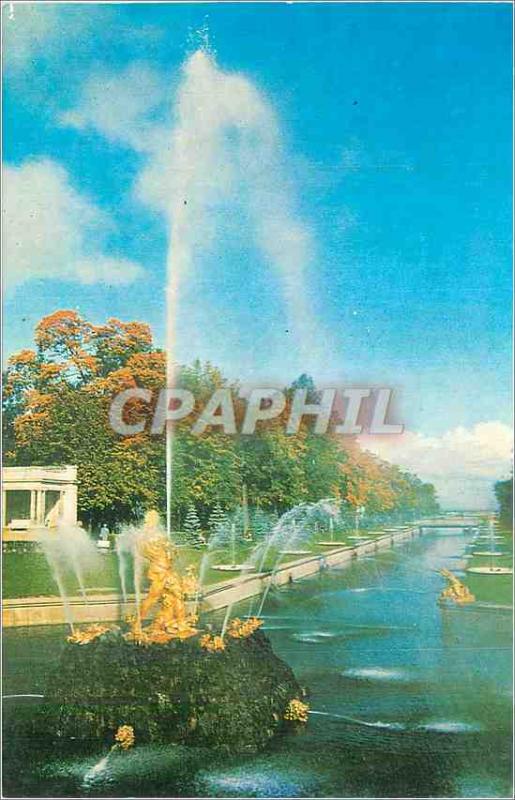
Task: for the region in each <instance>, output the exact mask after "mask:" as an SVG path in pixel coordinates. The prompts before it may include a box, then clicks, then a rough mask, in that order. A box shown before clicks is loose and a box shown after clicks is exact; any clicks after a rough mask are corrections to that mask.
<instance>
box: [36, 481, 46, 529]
mask: <svg viewBox="0 0 515 800" xmlns="http://www.w3.org/2000/svg"><path fill="white" fill-rule="evenodd" d="M36 522H37V524H38V525H44V524H45V490H44V489H38V490H37V497H36Z"/></svg>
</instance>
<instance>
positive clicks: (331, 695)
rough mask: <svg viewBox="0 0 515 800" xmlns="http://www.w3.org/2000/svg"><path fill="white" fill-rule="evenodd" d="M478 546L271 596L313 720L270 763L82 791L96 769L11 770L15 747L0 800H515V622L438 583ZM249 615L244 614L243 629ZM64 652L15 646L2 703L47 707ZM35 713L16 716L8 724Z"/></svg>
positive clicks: (210, 760)
mask: <svg viewBox="0 0 515 800" xmlns="http://www.w3.org/2000/svg"><path fill="white" fill-rule="evenodd" d="M470 538H471V536H470V534H466V533H463V532H461V531H455V532H453V533H452V534H449V533H448V532H444V531H433V532H431V533H427V534H426V535H424V536H423V537H420V538H416V539H414V540H412V541H411V542H409V543H407V544H405V545H402V546H400V547H398V548H397V549H392V550H389V551H384V552H382V553H381V554H378V555H377V556H374V557H371V558H365V559H359V560H357V561H355V562H354V563H352V564H351V565H348V566H346V567H345V568H342V569H341V570H331V571H326V572H324V573H321V574H320V575H319V576H317V577H316V578H311V579H309V580H306V581H303V582H299V583H297V584H295V585H293V586H290V587H288V588H287V589H281V590H277V591H275V592H271V593H270V595H269V599H268V602H267V606H266V608H265V612H264V616H265V618H266V619H265V630H266V632H267V634H268V635H269V637H270V639H271V640H272V643H273V647H274V649H275V651H276V652H277V654H278V655H280V656H281V657H282V658H284V659H285V660H286V661H287V662H288V663H289V664H290V665H291V667H292V668H293V670H294V671H295V673H296V675H297V677H298V679H299V681H300V682H301V684H303V685H304V686H306V688H307V690H308V692H309V703H310V708H311V713H310V718H309V722H308V724H307V726H305V728H303V729H302V730H301V731H299V732H298V733H296V734H288V735H285V736H283V737H281V738H278V739H276V740H275V741H274V743H273V744H272V746H271V748H270V749H269V750H267V751H266V752H264V753H261V754H260V755H258V756H248V757H230V758H228V757H225V758H223V757H220V756H218V757H215V756H213V755H212V754H210V753H206V752H203V753H199V752H197V751H194V750H187V749H186V748H182V747H168V748H161V747H159V748H157V747H140V748H135V749H134V750H133V751H129V752H127V753H124V754H120V755H119V756H117V757H116V758H115V759H112V760H111V761H110V762H109V763H108V764H107V765H104V767H103V768H102V769H99V770H98V771H97V772H94V773H91V772H90V774H89V778H88V779H87V780H86V781H85V775H86V774H87V773H88V770H91V768H92V767H93V766H94V765H95V763H96V762H97V761H98V758H99V757H100V756H101V755H102V753H99V754H97V755H93V756H88V757H80V758H77V757H74V758H72V757H70V758H68V759H63V758H59V759H58V758H55V759H53V758H48V757H46V758H45V760H44V763H41V762H40V761H38V759H37V758H34V759H33V761H32V763H30V758H29V759H28V760H25V761H24V763H23V765H22V764H18V765H17V764H16V756H15V755H13V754H12V753H10V748H9V747H7V748H6V752H7V760H6V761H4V773H6V775H7V777H6V785H5V787H4V794H7V795H8V796H13V795H16V796H23V795H24V794H25V795H27V794H31V793H33V792H35V793H37V794H39V795H47V796H50V795H52V796H74V795H75V796H77V795H90V796H121V797H124V796H132V797H152V796H184V797H186V796H207V797H341V798H344V797H509V796H511V778H512V765H511V752H512V744H511V734H512V730H511V723H512V711H511V709H512V677H511V676H512V663H511V654H512V639H511V637H512V615H511V611H510V609H509V608H506V607H502V606H501V607H496V608H494V607H491V606H488V605H487V604H477V605H474V606H469V607H465V608H459V607H449V608H442V607H440V606H439V605H438V604H437V598H438V595H439V592H440V591H441V589H442V588H443V585H444V581H443V579H442V577H441V576H440V575H439V574H438V572H437V570H438V569H440V568H442V567H446V568H448V569H451V570H453V571H454V572H455V573H457V574H458V575H459V574H460V570H461V569H462V568H463V566H464V562H463V555H464V553H465V550H466V546H467V543H468V542H469V541H470ZM484 580H486V581H488V580H492V581H495V580H496V578H489V577H485V578H484ZM248 610H249V602H248V601H247V602H246V603H243V604H241V605H240V606H238V607H237V608H235V609H234V613H235V614H236V613H238V614H245V613H247V611H248ZM62 638H63V630H62V629H59V630H57V629H55V628H46V629H39V630H38V631H37V632H36V630H35V629H31V630H30V631H29V630H26V631H19V630H17V631H14V630H12V631H11V630H8V631H6V635H5V641H4V656H5V667H4V670H5V671H4V692H5V693H7V694H9V693H13V694H14V693H22V692H25V693H35V694H37V693H38V692H41V690H42V686H43V685H44V679H45V675H46V673H47V672H48V669H49V667H50V665H51V663H52V662H53V661H54V659H55V658H56V656H57V653H58V649H59V648H58V645H57V642H58V641H59V640H61V641H62ZM37 702H38V700H37V698H25V699H24V700H23V699H20V698H18V699H17V700H7V701H5V706H4V711H7V712H9V703H11V704H12V706H11V715H14V716H15V715H16V711H15V709H18V710H20V708H21V705H23V710H24V711H25V712H27V710H28V708H27V706H29V705H30V704H32V703H37ZM9 718H10V715H9V713H7V714H6V723H7V725H9ZM7 733H8V731H7ZM104 755H105V753H104Z"/></svg>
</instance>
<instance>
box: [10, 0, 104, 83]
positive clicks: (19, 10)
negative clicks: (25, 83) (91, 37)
mask: <svg viewBox="0 0 515 800" xmlns="http://www.w3.org/2000/svg"><path fill="white" fill-rule="evenodd" d="M2 23H3V24H2V30H3V37H2V38H3V50H4V54H3V65H4V68H5V69H6V70H7V72H15V73H21V72H26V71H27V70H31V69H32V67H33V66H34V62H35V61H37V60H38V59H40V58H44V59H48V58H51V57H54V56H55V57H57V56H59V55H62V54H63V52H64V51H65V50H66V49H68V48H69V47H70V46H75V45H76V43H77V42H80V41H81V37H83V36H84V35H85V33H86V32H88V30H89V29H91V28H92V27H93V25H94V24H95V21H94V19H92V15H91V13H90V12H89V11H88V12H86V13H85V11H84V9H80V8H79V9H76V8H73V7H70V6H67V7H64V6H63V7H60V4H59V3H55V4H43V3H27V4H23V5H22V4H20V3H3V4H2Z"/></svg>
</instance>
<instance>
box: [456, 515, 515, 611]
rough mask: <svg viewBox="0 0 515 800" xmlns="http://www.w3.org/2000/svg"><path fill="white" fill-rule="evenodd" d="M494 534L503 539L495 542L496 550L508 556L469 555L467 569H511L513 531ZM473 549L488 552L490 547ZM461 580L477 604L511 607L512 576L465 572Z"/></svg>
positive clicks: (482, 546) (498, 531) (479, 546)
mask: <svg viewBox="0 0 515 800" xmlns="http://www.w3.org/2000/svg"><path fill="white" fill-rule="evenodd" d="M495 533H496V535H499V536H502V537H503V538H502V539H496V540H495V544H496V546H497V549H498V550H500V551H502V552H503V553H508V555H507V556H503V557H495V556H493V557H491V556H473V555H471V556H470V558H469V559H467V567H489V566H494V567H513V531H507V530H498V529H496V531H495ZM473 549H474V550H489V549H490V545H489V543H483V544H481V545H479V544H476V545H474V548H473ZM463 580H464V581H465V583H466V584H467V586H468V587H469V589H470V591H471V592H472V593H473V594H474V595H475V596H476V600H477V601H478V602H480V603H499V604H500V605H510V606H511V605H512V602H513V575H475V574H474V573H471V572H467V573H465V577H464V578H463Z"/></svg>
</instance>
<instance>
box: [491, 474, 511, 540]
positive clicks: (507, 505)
mask: <svg viewBox="0 0 515 800" xmlns="http://www.w3.org/2000/svg"><path fill="white" fill-rule="evenodd" d="M494 492H495V497H496V499H497V503H498V505H499V521H500V522H501V524H502V525H506V527H510V528H511V527H512V525H513V475H512V476H511V478H508V479H507V480H504V481H497V483H496V484H495V486H494Z"/></svg>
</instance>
